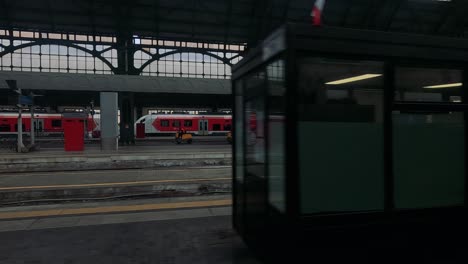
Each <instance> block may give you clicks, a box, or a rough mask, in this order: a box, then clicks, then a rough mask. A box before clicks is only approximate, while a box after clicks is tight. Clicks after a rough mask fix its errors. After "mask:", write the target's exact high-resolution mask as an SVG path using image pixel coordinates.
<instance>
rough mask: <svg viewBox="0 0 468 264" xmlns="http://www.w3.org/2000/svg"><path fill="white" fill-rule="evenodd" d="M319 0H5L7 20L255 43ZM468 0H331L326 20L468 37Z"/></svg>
mask: <svg viewBox="0 0 468 264" xmlns="http://www.w3.org/2000/svg"><path fill="white" fill-rule="evenodd" d="M314 2H315V0H74V1H62V0H0V28H1V29H15V30H35V31H45V32H74V33H85V34H93V35H112V36H115V35H119V34H127V35H130V36H148V37H156V38H160V39H180V40H201V41H213V42H221V43H227V44H229V43H232V44H242V43H249V44H255V43H256V42H258V41H259V40H260V39H262V38H263V37H265V36H266V35H267V34H268V33H269V32H270V31H271V30H272V29H274V28H276V27H278V26H279V25H280V24H283V23H284V22H296V23H309V24H310V23H311V16H310V13H311V10H312V6H313V3H314ZM467 11H468V1H466V0H327V1H326V4H325V9H324V12H323V23H324V24H325V25H327V26H334V27H347V28H359V29H371V30H381V31H396V32H411V33H422V34H429V35H442V36H451V37H466V36H467V32H466V29H467V22H468V16H466V13H467Z"/></svg>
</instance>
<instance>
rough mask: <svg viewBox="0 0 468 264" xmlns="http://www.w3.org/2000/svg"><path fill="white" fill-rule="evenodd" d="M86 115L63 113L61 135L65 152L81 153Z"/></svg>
mask: <svg viewBox="0 0 468 264" xmlns="http://www.w3.org/2000/svg"><path fill="white" fill-rule="evenodd" d="M86 118H87V116H86V114H83V113H64V114H63V118H62V120H63V135H64V141H65V144H64V145H65V151H83V150H84V136H85V124H86V123H85V121H86Z"/></svg>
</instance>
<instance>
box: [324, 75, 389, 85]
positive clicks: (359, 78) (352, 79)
mask: <svg viewBox="0 0 468 264" xmlns="http://www.w3.org/2000/svg"><path fill="white" fill-rule="evenodd" d="M379 76H382V74H364V75H359V76H355V77H351V78H346V79H342V80H337V81H332V82H327V83H325V84H328V85H339V84H345V83H350V82H357V81H361V80H366V79H371V78H375V77H379Z"/></svg>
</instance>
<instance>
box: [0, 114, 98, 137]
mask: <svg viewBox="0 0 468 264" xmlns="http://www.w3.org/2000/svg"><path fill="white" fill-rule="evenodd" d="M22 123H23V131H24V132H25V133H26V134H29V133H30V132H31V114H30V113H24V114H23V115H22ZM85 124H86V132H87V133H88V134H94V132H95V131H96V130H98V127H99V126H98V123H97V122H95V121H94V120H93V119H92V118H91V117H88V118H87V120H86V122H85ZM34 127H35V131H36V132H37V133H39V134H41V135H44V136H47V135H54V134H61V133H63V116H62V114H45V113H37V114H34ZM17 133H18V114H17V113H0V137H1V136H8V135H15V134H17Z"/></svg>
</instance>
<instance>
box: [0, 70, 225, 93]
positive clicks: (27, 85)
mask: <svg viewBox="0 0 468 264" xmlns="http://www.w3.org/2000/svg"><path fill="white" fill-rule="evenodd" d="M5 80H17V82H18V87H22V88H23V89H30V90H39V91H43V90H57V91H94V92H106V91H112V92H138V93H172V94H202V95H203V94H205V95H207V94H211V95H229V94H231V83H230V81H229V80H225V79H202V78H172V77H158V78H154V77H149V76H140V75H111V74H107V75H105V74H77V73H50V72H40V73H39V72H17V71H0V92H1V91H2V90H3V91H6V90H8V89H9V88H8V86H7V85H6V82H5Z"/></svg>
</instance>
